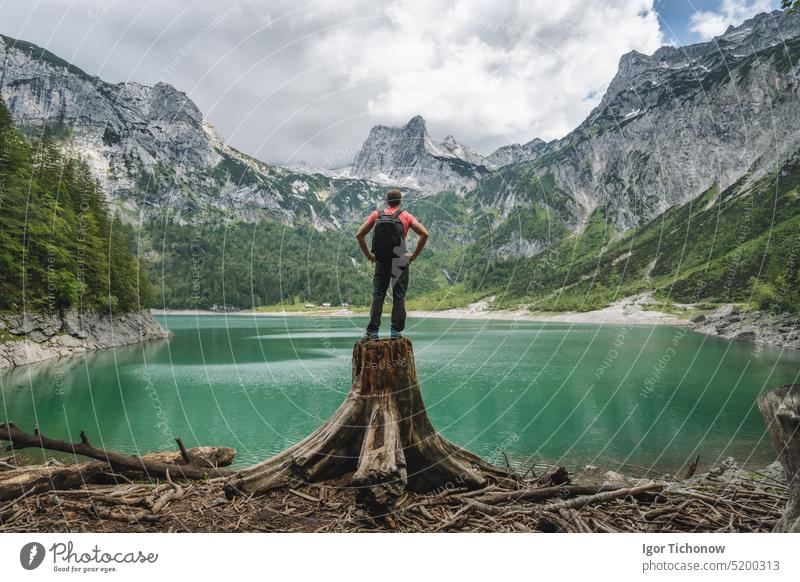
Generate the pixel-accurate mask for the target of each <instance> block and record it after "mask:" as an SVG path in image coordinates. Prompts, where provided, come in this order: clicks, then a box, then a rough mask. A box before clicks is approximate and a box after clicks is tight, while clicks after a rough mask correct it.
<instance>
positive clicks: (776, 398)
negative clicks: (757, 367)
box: [758, 384, 800, 532]
mask: <svg viewBox="0 0 800 582" xmlns="http://www.w3.org/2000/svg"><path fill="white" fill-rule="evenodd" d="M758 408H759V410H761V414H762V415H763V416H764V420H765V421H766V423H767V432H768V433H769V437H770V440H772V444H773V445H774V446H775V449H776V450H777V451H778V459H779V460H780V462H781V465H783V469H784V471H785V472H786V481H787V482H788V483H789V501H788V503H787V504H786V510H785V511H784V513H783V516H782V517H781V518H780V519H779V520H778V523H776V524H775V528H774V529H773V531H776V532H800V384H787V385H786V386H781V387H780V388H776V389H775V390H771V391H769V392H767V393H766V394H762V395H761V396H760V397H759V399H758Z"/></svg>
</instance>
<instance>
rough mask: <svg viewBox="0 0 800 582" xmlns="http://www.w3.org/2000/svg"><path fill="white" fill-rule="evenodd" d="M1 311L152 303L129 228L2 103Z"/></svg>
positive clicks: (49, 137)
mask: <svg viewBox="0 0 800 582" xmlns="http://www.w3.org/2000/svg"><path fill="white" fill-rule="evenodd" d="M0 216H2V224H1V225H0V286H2V293H0V309H5V310H22V309H25V310H48V311H57V310H64V309H67V308H70V307H80V308H82V309H98V310H102V311H106V312H108V311H114V312H122V311H130V310H133V309H138V308H139V307H140V306H148V305H150V304H151V302H152V295H151V291H150V286H149V284H148V280H147V276H146V273H145V270H144V269H143V268H140V263H139V262H138V261H137V260H136V258H135V257H134V255H133V254H132V253H131V250H130V249H131V245H132V244H133V242H134V238H133V234H132V231H131V229H130V227H128V226H126V225H124V224H123V223H122V222H121V221H120V220H119V218H118V217H113V216H112V215H111V213H110V211H109V208H108V204H107V202H106V197H105V194H104V193H103V192H102V190H101V189H100V186H99V185H98V184H97V182H96V181H95V180H94V179H93V178H92V176H91V173H90V171H89V168H88V167H87V166H86V165H85V164H84V163H82V162H80V161H78V160H75V159H71V158H69V157H67V156H65V155H64V154H63V153H62V151H61V148H60V147H59V145H58V143H57V140H56V139H55V137H54V135H53V134H52V133H51V132H49V131H48V130H44V131H43V132H42V135H40V136H39V137H38V138H36V139H34V140H31V139H27V138H26V137H24V136H23V135H22V134H21V133H20V132H19V131H18V129H17V128H16V127H15V125H14V123H13V120H12V118H11V115H10V114H9V112H8V110H7V109H6V107H5V105H4V104H3V103H2V101H0Z"/></svg>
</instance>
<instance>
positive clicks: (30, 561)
mask: <svg viewBox="0 0 800 582" xmlns="http://www.w3.org/2000/svg"><path fill="white" fill-rule="evenodd" d="M44 554H45V551H44V546H43V545H42V544H40V543H39V542H29V543H27V544H25V545H24V546H22V549H21V550H20V551H19V563H20V564H22V567H23V568H25V569H26V570H35V569H36V568H38V567H39V566H41V565H42V562H43V561H44Z"/></svg>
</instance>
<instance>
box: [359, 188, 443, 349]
mask: <svg viewBox="0 0 800 582" xmlns="http://www.w3.org/2000/svg"><path fill="white" fill-rule="evenodd" d="M402 198H403V195H402V194H401V192H400V190H389V192H387V193H386V204H387V205H388V206H387V207H386V208H384V209H383V210H374V211H373V212H372V214H370V215H369V217H367V219H366V220H365V221H364V224H362V225H361V227H360V228H359V229H358V232H357V233H356V239H357V240H358V245H359V246H360V247H361V252H362V253H364V256H365V257H367V259H369V260H370V261H371V262H373V263H375V275H374V276H373V278H372V308H371V309H370V312H369V325H368V326H367V333H365V334H364V338H363V339H365V340H371V339H378V329H379V328H380V326H381V314H382V313H383V301H384V299H385V298H386V290H387V289H388V288H389V283H390V282H391V284H392V330H391V338H392V339H397V338H400V337H402V335H401V333H402V331H403V329H404V328H405V326H406V289H408V270H409V265H411V263H413V262H414V261H415V260H416V258H417V257H418V256H419V254H420V253H421V252H422V249H423V248H425V243H427V242H428V231H427V230H426V229H425V227H424V226H422V225H421V224H420V223H419V222H417V219H416V218H414V217H413V216H412V215H411V214H410V213H408V212H406V211H405V210H401V209H400V203H401V202H402ZM373 228H374V229H375V232H374V233H373V234H372V249H369V248H367V242H366V240H365V238H364V237H366V236H367V233H368V232H369V231H371V230H372V229H373ZM408 229H411V230H413V231H414V232H416V233H417V234H418V235H419V242H417V248H415V249H414V253H413V254H411V255H409V254H408V253H407V251H406V236H408Z"/></svg>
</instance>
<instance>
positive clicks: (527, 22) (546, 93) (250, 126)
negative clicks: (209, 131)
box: [0, 0, 663, 165]
mask: <svg viewBox="0 0 800 582" xmlns="http://www.w3.org/2000/svg"><path fill="white" fill-rule="evenodd" d="M3 6H4V13H3V18H2V22H0V32H3V33H5V34H8V35H10V36H13V37H16V38H21V39H24V40H28V41H32V42H35V43H37V44H41V45H43V46H45V47H47V48H49V49H51V50H52V51H53V52H55V53H56V54H58V55H59V56H61V57H63V58H65V59H67V60H70V61H73V62H74V63H75V64H77V65H78V66H80V67H81V68H83V69H84V70H86V71H88V72H90V73H91V74H97V75H99V76H100V77H102V78H104V79H107V80H109V81H112V82H117V81H127V80H135V81H140V82H143V83H149V84H153V83H155V82H157V81H159V80H164V81H167V82H169V83H172V84H173V85H174V86H175V87H177V88H178V89H180V90H182V91H186V92H187V93H188V94H189V96H190V97H191V98H192V99H194V101H195V102H196V103H197V104H198V106H199V107H200V109H201V110H202V111H203V113H204V114H205V115H206V116H207V118H208V119H209V121H211V122H212V123H213V124H214V125H216V126H217V128H218V129H219V131H220V133H221V135H223V136H224V137H225V138H226V139H228V140H229V141H230V143H231V144H232V145H234V146H235V147H238V148H239V149H241V150H243V151H245V152H247V153H250V154H252V155H255V156H257V157H259V158H261V159H264V160H265V161H269V162H286V161H290V162H297V161H301V160H302V161H305V162H306V163H309V164H311V165H329V164H331V165H333V164H343V163H345V162H346V161H348V160H349V159H350V158H352V157H353V154H354V152H356V151H357V150H358V148H359V147H360V146H361V144H362V143H363V141H364V139H365V138H366V136H367V134H368V132H369V130H370V127H371V126H373V125H375V124H378V123H384V124H400V123H405V122H406V121H407V120H408V119H409V118H411V117H412V116H414V115H417V114H420V115H423V116H424V117H425V118H426V119H427V120H428V121H429V127H430V130H431V132H432V133H433V134H434V136H435V137H439V138H441V137H444V136H445V135H447V134H453V135H455V136H456V137H457V139H459V141H461V142H463V143H466V144H467V145H470V146H472V147H474V148H476V149H478V150H479V151H482V152H486V153H488V152H489V151H491V150H492V149H494V148H495V147H498V146H500V145H504V144H508V143H510V142H524V141H528V140H530V139H533V138H534V137H541V138H544V139H549V138H555V137H560V136H562V135H564V134H565V133H566V132H568V131H569V130H571V129H573V128H574V127H575V126H576V125H577V124H578V123H580V122H581V121H582V120H583V119H584V118H585V116H586V115H587V114H588V112H589V111H590V110H591V109H592V108H593V107H594V106H595V105H597V103H598V102H599V100H600V98H601V97H602V95H603V91H604V89H605V87H606V86H607V84H608V83H609V82H610V81H611V79H612V78H613V76H614V73H615V72H616V70H617V64H618V62H619V57H620V56H621V55H622V54H623V53H625V52H628V51H630V50H633V49H636V50H638V51H640V52H644V53H650V52H653V51H654V50H656V49H657V48H658V47H659V46H660V45H661V44H662V43H663V39H662V34H661V30H660V29H659V23H658V18H657V15H656V13H655V11H654V10H653V0H560V1H558V2H555V1H552V0H337V1H336V2H333V1H324V0H323V1H321V0H292V1H291V2H287V1H286V0H237V1H235V2H229V3H220V2H219V1H218V0H193V1H192V2H191V3H186V2H181V1H179V0H159V1H157V2H156V1H149V0H148V1H147V2H120V1H116V0H53V1H52V2H48V3H43V2H39V3H32V2H11V3H8V2H7V3H5V4H4V5H3Z"/></svg>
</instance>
